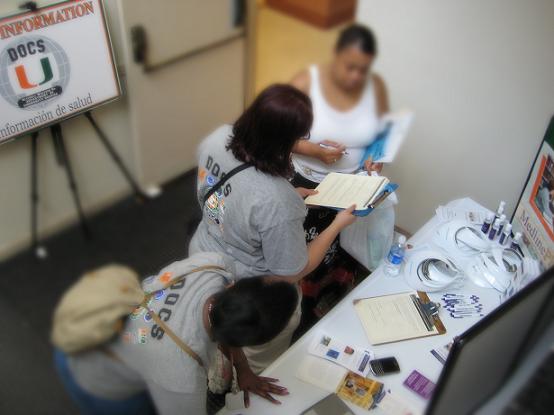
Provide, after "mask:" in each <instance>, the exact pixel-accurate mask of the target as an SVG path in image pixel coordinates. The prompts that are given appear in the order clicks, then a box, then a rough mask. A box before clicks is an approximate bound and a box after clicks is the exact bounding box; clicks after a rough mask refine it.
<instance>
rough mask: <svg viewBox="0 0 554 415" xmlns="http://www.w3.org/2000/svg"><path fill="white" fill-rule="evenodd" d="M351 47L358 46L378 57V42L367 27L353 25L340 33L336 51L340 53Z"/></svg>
mask: <svg viewBox="0 0 554 415" xmlns="http://www.w3.org/2000/svg"><path fill="white" fill-rule="evenodd" d="M350 46H356V47H358V48H359V49H360V50H361V51H362V52H364V53H366V54H368V55H372V56H375V55H377V40H376V39H375V35H374V34H373V32H372V31H371V29H370V28H369V27H367V26H363V25H360V24H353V25H350V26H348V27H347V28H346V29H343V30H342V31H341V32H340V35H339V38H338V40H337V44H336V45H335V50H336V51H337V52H340V51H342V50H344V49H346V48H348V47H350Z"/></svg>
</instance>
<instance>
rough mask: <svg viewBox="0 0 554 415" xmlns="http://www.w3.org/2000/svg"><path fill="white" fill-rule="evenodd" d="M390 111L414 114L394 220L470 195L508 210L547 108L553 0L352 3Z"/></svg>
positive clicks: (552, 69) (401, 160) (416, 222)
mask: <svg viewBox="0 0 554 415" xmlns="http://www.w3.org/2000/svg"><path fill="white" fill-rule="evenodd" d="M357 20H358V21H359V22H361V23H364V24H367V25H369V26H370V27H372V28H373V29H374V30H375V32H376V34H377V36H378V40H379V49H380V52H379V53H380V54H379V58H378V61H377V65H376V70H377V71H378V72H380V73H381V74H382V75H383V76H384V77H385V79H386V81H387V82H388V86H389V92H390V99H391V106H392V108H393V109H394V108H397V109H398V108H401V107H408V108H412V109H414V110H415V113H416V121H415V125H414V127H413V130H412V132H411V133H410V136H409V138H408V141H407V142H406V144H405V146H404V147H403V149H402V150H401V153H400V155H399V156H398V159H397V160H396V161H395V163H394V165H393V166H391V167H389V168H388V169H387V170H385V173H386V174H388V175H389V176H390V177H391V178H392V179H393V180H395V181H397V182H398V183H399V184H400V190H399V197H400V204H399V206H398V209H397V215H398V218H397V224H398V225H399V226H401V227H403V228H405V229H407V230H409V231H412V232H413V231H416V230H417V229H418V228H419V227H420V226H421V225H422V224H423V223H424V222H425V221H426V220H427V219H429V218H430V217H431V216H432V215H433V213H434V209H435V207H436V206H438V205H439V204H442V203H445V202H448V201H449V200H452V199H456V198H459V197H464V196H470V197H472V198H474V199H475V200H477V201H479V202H480V203H482V204H484V205H485V206H487V207H489V208H496V205H497V203H498V201H499V200H500V199H504V200H506V201H507V203H508V210H509V213H510V214H511V212H512V210H513V208H514V205H515V204H516V203H517V199H518V197H519V194H520V191H521V189H522V188H523V184H524V182H525V179H526V176H527V173H528V171H529V169H530V165H531V163H532V160H533V158H534V156H535V153H536V151H537V149H538V146H539V143H540V141H541V139H542V136H543V134H544V131H545V129H546V126H547V123H548V120H549V119H550V116H551V115H552V114H553V113H554V52H553V49H552V45H553V42H554V1H552V0H528V1H520V0H487V1H477V0H466V1H459V0H410V1H406V0H359V2H358V12H357Z"/></svg>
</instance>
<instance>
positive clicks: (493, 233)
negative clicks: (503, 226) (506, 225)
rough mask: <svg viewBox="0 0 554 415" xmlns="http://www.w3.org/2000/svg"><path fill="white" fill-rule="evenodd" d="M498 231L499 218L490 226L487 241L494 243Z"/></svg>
mask: <svg viewBox="0 0 554 415" xmlns="http://www.w3.org/2000/svg"><path fill="white" fill-rule="evenodd" d="M498 229H500V218H498V219H496V220H495V221H494V223H493V225H492V228H491V231H490V232H489V239H490V240H491V241H494V239H495V238H496V235H497V234H498Z"/></svg>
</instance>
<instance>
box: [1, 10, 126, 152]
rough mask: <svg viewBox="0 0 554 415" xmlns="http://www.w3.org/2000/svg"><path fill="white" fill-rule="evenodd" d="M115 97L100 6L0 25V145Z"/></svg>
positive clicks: (43, 12) (34, 15) (114, 74)
mask: <svg viewBox="0 0 554 415" xmlns="http://www.w3.org/2000/svg"><path fill="white" fill-rule="evenodd" d="M120 96H121V87H120V84H119V77H118V74H117V70H116V67H115V65H114V58H113V52H112V47H111V42H110V37H109V33H108V29H107V26H106V20H105V12H104V8H103V4H102V0H73V1H69V0H68V1H63V2H60V3H56V4H53V5H51V6H47V7H43V8H40V9H38V10H37V11H35V12H30V11H29V12H25V13H22V14H18V15H14V16H10V17H5V18H1V19H0V144H2V143H5V142H7V141H9V140H12V139H14V138H16V137H19V136H22V135H25V134H29V133H30V132H32V131H35V130H38V129H41V128H44V127H46V126H48V125H51V124H55V123H58V122H60V121H62V120H65V119H67V118H70V117H74V116H76V115H79V114H81V113H83V112H85V111H89V110H91V109H92V108H94V107H97V106H99V105H102V104H105V103H108V102H110V101H113V100H115V99H117V98H119V97H120Z"/></svg>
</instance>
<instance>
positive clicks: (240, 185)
mask: <svg viewBox="0 0 554 415" xmlns="http://www.w3.org/2000/svg"><path fill="white" fill-rule="evenodd" d="M311 125H312V107H311V102H310V99H309V97H308V96H307V95H306V94H304V93H303V92H301V91H299V90H298V89H296V88H294V87H292V86H290V85H272V86H270V87H268V88H266V89H265V90H264V91H262V92H261V93H260V94H259V95H258V97H257V98H256V99H255V100H254V102H253V103H252V104H251V105H250V106H249V107H248V108H247V109H246V111H244V113H243V114H242V115H241V116H240V117H239V118H238V120H237V121H236V122H235V124H234V125H233V126H230V125H225V126H222V127H220V128H218V129H217V130H216V131H214V132H213V133H211V134H210V135H209V136H208V137H207V138H206V139H204V140H203V142H202V143H201V144H200V147H199V151H198V187H197V196H198V200H199V203H200V206H201V208H202V220H201V222H200V224H199V226H198V229H197V230H196V233H195V234H194V236H193V238H192V240H191V242H190V246H189V254H194V253H197V252H219V253H222V254H226V255H228V256H230V257H231V258H233V260H234V261H235V266H236V267H237V275H240V276H241V277H242V278H247V277H253V276H257V275H268V276H272V277H273V278H276V279H281V280H284V281H288V282H291V283H294V284H296V283H297V282H298V281H300V280H301V279H302V278H303V277H304V276H305V275H307V274H309V273H310V272H311V271H312V270H313V269H315V268H316V267H317V266H318V265H319V263H320V262H321V260H322V259H323V256H324V255H325V252H326V251H327V249H328V247H329V245H330V244H331V242H332V241H333V240H334V239H335V238H336V236H337V235H338V234H339V232H340V231H341V230H342V229H343V228H344V227H346V226H348V225H349V224H351V223H353V222H354V220H355V216H354V215H352V210H353V207H351V208H350V209H347V210H345V211H343V212H341V213H339V214H338V215H337V217H336V219H335V221H334V222H333V223H332V224H330V226H329V227H328V228H327V229H326V230H325V231H323V232H322V233H321V235H320V236H319V238H317V239H315V240H314V241H312V242H311V243H310V245H309V246H307V245H306V242H305V237H304V229H303V227H302V224H303V222H304V217H305V215H306V205H305V204H304V200H303V197H305V196H307V195H309V194H311V193H313V191H311V190H306V189H302V188H299V189H295V188H294V187H293V186H292V185H291V184H290V183H289V178H291V176H292V174H293V167H292V164H291V153H292V149H293V146H294V145H295V144H296V142H297V141H298V140H301V139H307V138H308V136H309V132H310V128H311ZM241 166H242V167H245V169H244V170H241V171H238V172H237V170H236V169H237V168H241ZM233 172H236V173H235V174H234V175H233ZM223 177H224V178H225V180H226V181H225V183H223V184H222V185H221V186H220V187H218V182H219V181H220V180H222V178H223ZM296 311H297V312H296V313H295V315H294V316H293V318H291V320H290V321H289V324H288V326H287V327H286V329H285V330H283V332H281V333H280V335H279V336H277V337H276V338H275V339H273V340H272V341H271V342H269V343H268V344H264V345H262V346H258V347H249V348H245V354H246V356H247V357H248V361H249V363H250V366H251V367H252V369H253V370H254V372H255V373H259V372H261V371H262V370H263V369H265V368H266V367H267V366H268V365H269V364H270V363H271V362H272V361H273V360H274V359H275V358H277V357H278V356H279V355H280V354H281V353H282V352H284V351H285V350H286V349H287V348H288V346H289V344H290V341H291V338H292V334H293V332H294V330H295V329H296V327H297V326H298V323H299V321H300V308H299V307H298V309H297V310H296Z"/></svg>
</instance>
